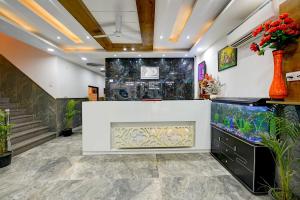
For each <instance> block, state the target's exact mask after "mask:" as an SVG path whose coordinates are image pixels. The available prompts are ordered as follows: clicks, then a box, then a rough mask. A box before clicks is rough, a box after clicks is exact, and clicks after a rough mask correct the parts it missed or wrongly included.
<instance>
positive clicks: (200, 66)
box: [198, 61, 206, 82]
mask: <svg viewBox="0 0 300 200" xmlns="http://www.w3.org/2000/svg"><path fill="white" fill-rule="evenodd" d="M205 74H206V63H205V61H202V62H201V63H199V64H198V82H199V81H202V80H203V79H204V76H205Z"/></svg>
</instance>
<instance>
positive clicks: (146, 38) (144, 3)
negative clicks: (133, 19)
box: [136, 0, 155, 50]
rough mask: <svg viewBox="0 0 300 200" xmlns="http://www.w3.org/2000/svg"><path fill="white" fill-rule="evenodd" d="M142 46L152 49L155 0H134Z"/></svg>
mask: <svg viewBox="0 0 300 200" xmlns="http://www.w3.org/2000/svg"><path fill="white" fill-rule="evenodd" d="M136 7H137V11H138V15H139V23H140V29H141V36H142V41H143V46H145V47H147V48H150V49H151V50H153V37H154V19H155V0H136Z"/></svg>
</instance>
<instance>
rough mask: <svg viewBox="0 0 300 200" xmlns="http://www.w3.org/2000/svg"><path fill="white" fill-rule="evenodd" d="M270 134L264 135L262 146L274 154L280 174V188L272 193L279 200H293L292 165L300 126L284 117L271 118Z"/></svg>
mask: <svg viewBox="0 0 300 200" xmlns="http://www.w3.org/2000/svg"><path fill="white" fill-rule="evenodd" d="M270 124H271V130H270V133H269V134H262V135H261V136H262V144H263V145H265V146H267V147H269V148H270V149H271V150H272V151H273V152H274V159H275V163H276V165H277V168H278V174H279V182H280V183H279V188H278V189H276V188H273V189H272V191H273V192H272V193H273V195H274V197H275V198H276V199H277V200H292V199H293V198H294V197H293V193H292V189H291V178H292V176H293V174H294V170H293V168H292V163H293V162H294V160H295V159H296V158H295V156H294V154H293V147H294V146H295V143H296V141H297V140H298V139H299V137H300V125H299V122H298V119H297V122H295V121H294V120H291V119H287V118H284V117H274V116H273V117H271V118H270Z"/></svg>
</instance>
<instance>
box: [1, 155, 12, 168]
mask: <svg viewBox="0 0 300 200" xmlns="http://www.w3.org/2000/svg"><path fill="white" fill-rule="evenodd" d="M10 163H11V151H8V152H6V153H4V154H0V168H2V167H6V166H8V165H10Z"/></svg>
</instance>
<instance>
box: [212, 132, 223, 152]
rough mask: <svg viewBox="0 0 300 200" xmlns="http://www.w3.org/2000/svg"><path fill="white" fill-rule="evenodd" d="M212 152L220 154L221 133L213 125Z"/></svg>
mask: <svg viewBox="0 0 300 200" xmlns="http://www.w3.org/2000/svg"><path fill="white" fill-rule="evenodd" d="M211 152H212V153H213V154H214V155H217V154H220V152H221V149H220V133H219V132H218V130H217V129H215V128H214V127H211Z"/></svg>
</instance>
